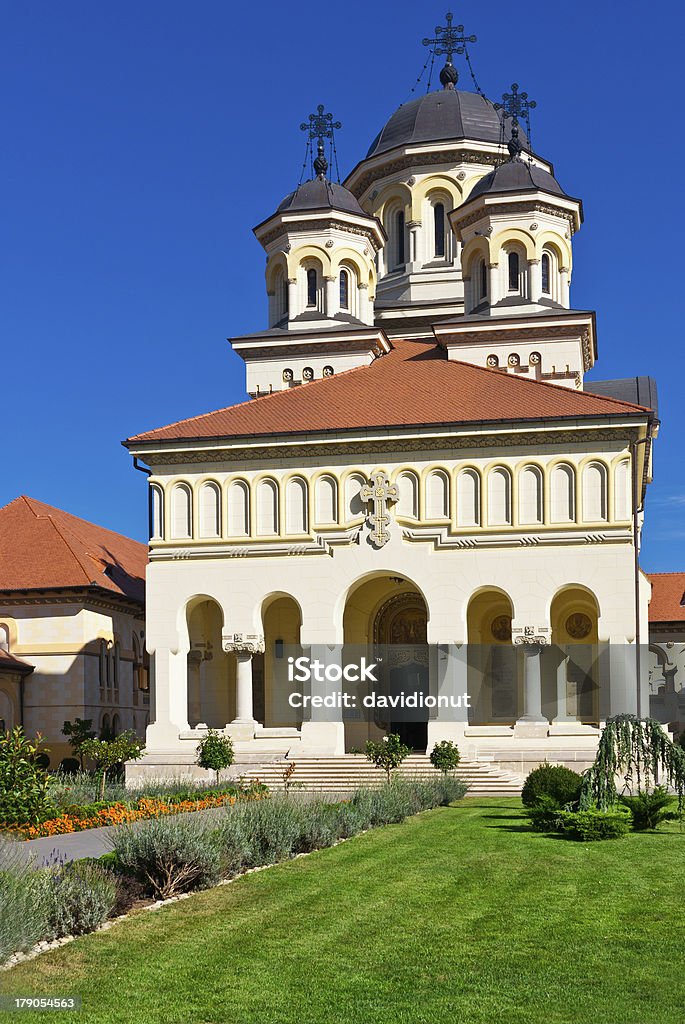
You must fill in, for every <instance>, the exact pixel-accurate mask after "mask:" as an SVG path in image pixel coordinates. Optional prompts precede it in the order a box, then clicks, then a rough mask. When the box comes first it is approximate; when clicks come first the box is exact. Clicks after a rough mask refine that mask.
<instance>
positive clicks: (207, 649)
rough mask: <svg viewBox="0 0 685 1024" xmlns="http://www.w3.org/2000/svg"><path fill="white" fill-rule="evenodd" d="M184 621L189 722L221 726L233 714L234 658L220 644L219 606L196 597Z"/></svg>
mask: <svg viewBox="0 0 685 1024" xmlns="http://www.w3.org/2000/svg"><path fill="white" fill-rule="evenodd" d="M187 622H188V639H189V641H190V650H189V651H188V723H189V725H190V727H191V728H195V727H196V726H198V725H206V726H207V727H208V728H210V729H223V728H225V726H226V724H227V723H228V722H231V721H232V720H233V718H234V717H235V659H234V658H231V656H230V655H229V654H226V653H225V652H224V650H223V648H222V645H221V630H222V626H223V614H222V611H221V608H220V607H219V605H218V604H217V602H216V601H213V600H212V599H211V598H206V597H201V598H197V599H196V600H195V601H192V602H191V603H190V605H189V606H188V610H187Z"/></svg>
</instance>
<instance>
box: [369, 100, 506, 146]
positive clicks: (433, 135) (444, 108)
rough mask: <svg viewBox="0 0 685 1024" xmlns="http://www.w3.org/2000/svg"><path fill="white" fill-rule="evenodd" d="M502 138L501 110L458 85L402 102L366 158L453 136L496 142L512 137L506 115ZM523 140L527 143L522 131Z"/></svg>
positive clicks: (452, 137)
mask: <svg viewBox="0 0 685 1024" xmlns="http://www.w3.org/2000/svg"><path fill="white" fill-rule="evenodd" d="M504 123H505V128H504V138H502V113H501V112H500V111H497V110H495V107H494V105H493V104H492V103H491V102H490V100H488V99H486V98H485V97H484V96H480V95H479V94H478V93H475V92H460V91H459V90H457V89H439V90H437V91H435V92H427V93H426V94H425V96H420V97H419V99H416V100H411V102H409V103H405V104H403V105H402V106H401V107H400V108H399V109H398V110H396V111H395V113H394V114H393V115H392V117H391V118H390V120H389V121H388V122H387V124H386V125H385V127H384V128H382V129H381V131H380V132H379V133H378V135H377V136H376V138H375V139H374V140H373V142H372V143H371V146H370V147H369V152H368V153H367V154H366V156H367V159H368V157H371V156H376V155H377V154H378V153H385V152H386V151H387V150H390V149H394V148H395V147H396V146H409V145H417V144H420V143H422V142H442V141H447V140H450V139H453V140H461V139H472V140H473V141H474V142H491V143H494V144H495V145H497V144H499V143H501V142H505V143H506V142H508V141H509V139H510V137H511V131H510V127H509V126H510V119H509V118H508V117H507V118H505V122H504ZM520 134H521V141H522V142H523V144H524V146H525V145H526V138H525V135H524V134H523V132H521V133H520Z"/></svg>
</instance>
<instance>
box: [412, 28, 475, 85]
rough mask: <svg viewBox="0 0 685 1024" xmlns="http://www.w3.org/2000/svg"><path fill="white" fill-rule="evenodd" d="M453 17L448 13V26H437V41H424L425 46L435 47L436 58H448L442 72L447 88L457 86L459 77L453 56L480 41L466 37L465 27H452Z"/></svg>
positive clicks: (441, 75)
mask: <svg viewBox="0 0 685 1024" xmlns="http://www.w3.org/2000/svg"><path fill="white" fill-rule="evenodd" d="M453 17H454V16H453V14H452V12H451V11H450V12H448V13H447V14H446V15H445V20H446V21H447V24H446V25H436V26H435V39H424V40H423V45H424V46H431V47H433V53H434V54H435V56H436V57H440V56H442V55H444V56H445V57H447V60H446V62H445V67H444V68H443V70H442V71H441V72H440V81H441V82H442V84H443V85H444V86H445V88H448V87H453V86H454V85H456V82H457V80H458V77H459V76H458V75H457V72H456V71H455V70H454V68H453V65H452V54H453V53H465V52H466V44H467V43H475V42H477V41H478V40H477V39H476V36H465V35H464V26H463V25H452V19H453Z"/></svg>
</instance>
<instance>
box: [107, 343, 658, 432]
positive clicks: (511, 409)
mask: <svg viewBox="0 0 685 1024" xmlns="http://www.w3.org/2000/svg"><path fill="white" fill-rule="evenodd" d="M393 345H394V348H393V351H392V352H390V353H389V354H388V355H386V356H383V357H381V358H380V359H376V360H374V362H373V363H371V365H369V366H360V367H356V368H355V369H352V370H346V371H344V372H343V373H339V374H337V375H335V376H333V377H327V378H323V379H321V380H316V381H312V382H311V383H310V384H304V385H301V386H300V387H297V388H292V389H289V390H286V391H278V392H274V394H272V395H267V396H265V397H263V398H257V399H251V400H250V401H247V402H242V403H240V404H239V405H233V406H229V407H228V408H226V409H219V410H217V411H216V412H209V413H205V414H204V415H202V416H194V417H192V418H191V419H187V420H181V421H180V422H179V423H172V424H170V425H169V426H166V427H160V428H158V429H156V430H151V431H148V432H147V433H142V434H137V435H136V436H135V437H131V438H129V440H128V441H127V442H126V443H127V444H130V443H131V442H139V441H171V440H177V439H202V438H212V437H246V436H247V437H249V436H260V435H277V434H293V433H319V432H326V431H343V430H351V429H359V428H361V429H364V428H370V429H373V428H380V427H403V426H417V425H421V426H422V425H430V424H442V423H479V422H498V421H506V422H511V421H522V420H523V421H525V420H538V419H565V418H572V419H575V418H578V417H593V416H611V415H621V414H624V415H630V414H632V415H635V414H636V413H640V412H643V413H647V412H648V410H646V409H643V408H642V406H637V405H631V404H629V403H627V402H619V401H618V400H616V399H613V398H607V397H606V396H600V395H593V394H590V393H588V392H583V391H574V390H571V389H570V388H566V387H560V386H559V385H557V384H548V383H545V382H540V381H530V380H524V379H522V378H521V377H518V376H515V375H514V374H509V373H504V372H501V371H496V370H487V369H484V368H483V367H479V366H473V365H472V364H471V363H462V362H458V361H456V360H447V358H446V355H445V353H444V350H442V349H441V348H439V347H438V346H436V345H435V344H434V343H433V342H428V343H427V342H416V341H395V342H393Z"/></svg>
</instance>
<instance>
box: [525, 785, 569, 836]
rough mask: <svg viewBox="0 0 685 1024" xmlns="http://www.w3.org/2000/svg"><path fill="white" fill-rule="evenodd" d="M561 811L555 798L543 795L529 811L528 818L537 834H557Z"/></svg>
mask: <svg viewBox="0 0 685 1024" xmlns="http://www.w3.org/2000/svg"><path fill="white" fill-rule="evenodd" d="M560 810H561V808H560V807H559V804H558V803H557V801H556V800H555V799H554V798H553V797H551V796H545V795H544V794H543V796H541V797H539V798H538V801H537V803H536V804H534V805H533V806H532V807H530V808H529V809H528V817H529V818H530V823H531V825H532V826H533V828H534V829H535V831H536V832H556V831H558V829H557V819H558V818H559V812H560Z"/></svg>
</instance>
